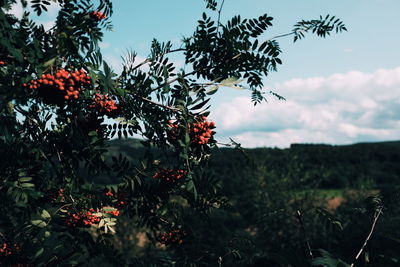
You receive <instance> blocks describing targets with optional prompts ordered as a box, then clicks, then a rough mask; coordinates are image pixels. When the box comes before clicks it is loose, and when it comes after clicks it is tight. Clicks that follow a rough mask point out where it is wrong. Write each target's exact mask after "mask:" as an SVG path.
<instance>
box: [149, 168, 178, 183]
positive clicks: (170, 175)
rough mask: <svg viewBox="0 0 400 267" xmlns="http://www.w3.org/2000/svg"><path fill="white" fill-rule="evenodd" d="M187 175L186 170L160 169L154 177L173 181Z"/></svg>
mask: <svg viewBox="0 0 400 267" xmlns="http://www.w3.org/2000/svg"><path fill="white" fill-rule="evenodd" d="M185 175H186V171H185V170H171V169H160V171H159V172H156V173H155V174H154V175H153V178H154V179H160V180H161V181H165V182H171V183H173V182H176V181H178V180H180V179H182V178H183V177H185Z"/></svg>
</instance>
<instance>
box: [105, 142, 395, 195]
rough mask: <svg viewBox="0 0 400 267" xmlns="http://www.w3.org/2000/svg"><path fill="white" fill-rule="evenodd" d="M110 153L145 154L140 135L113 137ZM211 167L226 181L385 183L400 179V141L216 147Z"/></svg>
mask: <svg viewBox="0 0 400 267" xmlns="http://www.w3.org/2000/svg"><path fill="white" fill-rule="evenodd" d="M109 145H110V154H111V155H114V156H115V155H118V154H119V153H122V154H124V155H126V156H127V157H128V158H130V159H131V160H138V159H140V158H141V157H142V156H143V155H144V153H145V151H146V150H147V148H145V147H144V146H143V145H142V144H141V143H140V141H139V140H136V139H121V140H112V141H110V142H109ZM210 171H212V172H213V174H214V175H215V176H218V179H220V180H222V181H227V180H229V181H233V180H236V179H246V177H248V176H250V175H259V176H260V175H261V176H265V177H266V179H270V178H271V177H273V178H274V179H289V180H291V181H293V182H295V184H297V185H298V186H299V187H301V188H309V187H310V188H311V187H312V188H381V187H390V185H393V184H399V182H400V141H391V142H378V143H358V144H352V145H322V144H293V145H291V147H290V148H286V149H279V148H253V149H243V150H237V149H233V148H218V149H215V151H214V153H213V156H212V159H211V163H210Z"/></svg>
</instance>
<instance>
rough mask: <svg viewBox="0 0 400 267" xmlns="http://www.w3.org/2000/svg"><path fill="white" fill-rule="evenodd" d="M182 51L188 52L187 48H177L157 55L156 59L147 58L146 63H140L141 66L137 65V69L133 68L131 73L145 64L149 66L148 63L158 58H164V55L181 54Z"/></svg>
mask: <svg viewBox="0 0 400 267" xmlns="http://www.w3.org/2000/svg"><path fill="white" fill-rule="evenodd" d="M180 51H186V49H185V48H177V49H173V50H169V51H168V52H164V53H160V54H159V55H157V56H155V57H153V58H146V59H145V60H144V61H142V62H141V63H139V64H138V65H136V66H135V67H133V68H132V69H131V71H134V70H136V69H138V68H140V67H141V66H143V65H145V64H147V63H149V62H152V61H154V60H155V59H156V58H159V57H162V56H164V55H166V54H170V53H175V52H180Z"/></svg>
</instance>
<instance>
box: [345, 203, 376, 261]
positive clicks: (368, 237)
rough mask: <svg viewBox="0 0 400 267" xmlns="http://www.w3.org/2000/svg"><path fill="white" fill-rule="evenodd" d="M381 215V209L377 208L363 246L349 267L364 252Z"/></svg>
mask: <svg viewBox="0 0 400 267" xmlns="http://www.w3.org/2000/svg"><path fill="white" fill-rule="evenodd" d="M381 214H382V208H379V209H378V211H376V212H375V214H374V221H373V223H372V226H371V230H370V231H369V234H368V236H367V238H366V239H365V241H364V244H363V245H362V247H361V249H360V251H358V253H357V255H356V257H355V258H354V262H353V263H352V264H350V267H353V266H354V263H355V262H356V261H357V260H358V258H359V257H360V256H361V253H362V252H363V251H364V248H365V247H366V246H367V243H368V241H369V239H370V238H371V236H372V233H373V232H374V230H375V226H376V223H377V221H378V219H379V216H380V215H381Z"/></svg>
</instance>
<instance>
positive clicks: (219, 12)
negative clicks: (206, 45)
mask: <svg viewBox="0 0 400 267" xmlns="http://www.w3.org/2000/svg"><path fill="white" fill-rule="evenodd" d="M224 3H225V0H222V3H221V6H220V8H219V10H218V23H217V27H218V30H219V27H220V26H221V20H220V19H221V11H222V7H223V6H224Z"/></svg>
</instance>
